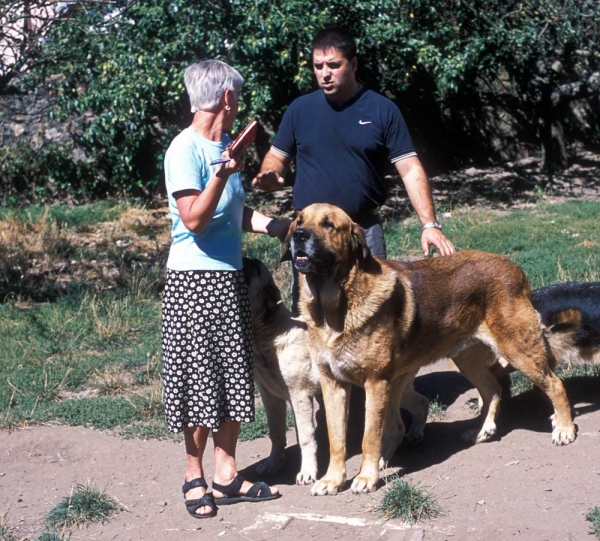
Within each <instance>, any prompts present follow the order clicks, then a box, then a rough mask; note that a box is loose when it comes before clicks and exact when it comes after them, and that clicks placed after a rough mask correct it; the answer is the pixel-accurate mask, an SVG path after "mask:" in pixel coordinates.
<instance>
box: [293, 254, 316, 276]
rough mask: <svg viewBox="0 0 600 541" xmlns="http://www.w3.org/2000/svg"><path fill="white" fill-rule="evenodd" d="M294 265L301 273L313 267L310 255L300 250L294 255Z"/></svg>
mask: <svg viewBox="0 0 600 541" xmlns="http://www.w3.org/2000/svg"><path fill="white" fill-rule="evenodd" d="M294 265H295V266H296V268H297V269H298V270H299V271H300V272H303V271H307V270H309V268H310V267H311V266H312V263H311V260H310V258H309V257H308V254H307V253H306V252H305V251H303V250H298V251H297V252H296V253H295V254H294Z"/></svg>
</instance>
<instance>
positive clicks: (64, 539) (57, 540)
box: [35, 532, 71, 541]
mask: <svg viewBox="0 0 600 541" xmlns="http://www.w3.org/2000/svg"><path fill="white" fill-rule="evenodd" d="M69 539H71V533H70V532H60V533H59V532H42V533H41V534H40V535H38V536H37V537H36V538H35V541H69Z"/></svg>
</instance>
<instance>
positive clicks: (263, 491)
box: [212, 474, 281, 505]
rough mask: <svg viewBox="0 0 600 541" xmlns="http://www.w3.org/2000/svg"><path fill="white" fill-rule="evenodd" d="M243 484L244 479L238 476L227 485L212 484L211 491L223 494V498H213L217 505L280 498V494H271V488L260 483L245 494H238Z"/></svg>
mask: <svg viewBox="0 0 600 541" xmlns="http://www.w3.org/2000/svg"><path fill="white" fill-rule="evenodd" d="M243 483H244V478H243V477H242V476H241V475H240V474H238V475H236V477H235V479H234V480H233V481H231V483H229V484H228V485H220V484H219V483H215V482H213V484H212V486H213V490H218V491H219V492H220V493H221V494H225V497H223V498H215V501H216V502H218V504H219V505H231V504H232V503H239V502H266V501H268V500H276V499H277V498H281V494H280V493H279V492H277V493H276V494H273V493H272V492H271V487H269V485H267V484H266V483H263V482H262V481H259V482H258V483H254V484H253V485H252V486H251V487H250V489H249V490H248V492H246V494H240V488H242V484H243Z"/></svg>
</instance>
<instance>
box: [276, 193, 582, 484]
mask: <svg viewBox="0 0 600 541" xmlns="http://www.w3.org/2000/svg"><path fill="white" fill-rule="evenodd" d="M282 251H283V252H282V253H283V254H284V259H285V258H286V257H287V258H291V259H293V261H294V265H295V266H296V268H297V269H298V270H299V271H300V273H301V276H300V310H301V313H302V315H303V317H304V319H305V320H306V322H307V325H308V331H309V333H310V335H311V342H312V343H313V344H314V348H315V352H316V353H317V356H318V357H317V362H318V366H319V371H320V377H321V387H322V390H323V399H324V403H325V412H326V417H327V428H328V433H329V442H330V453H331V454H330V463H329V468H328V470H327V472H326V474H325V477H324V478H322V479H320V480H319V481H318V482H317V483H315V485H314V486H313V488H312V493H313V494H319V495H321V494H336V493H337V491H338V489H339V488H340V487H341V486H342V484H343V483H344V482H345V478H346V467H345V460H346V443H345V442H346V440H345V436H346V428H347V420H348V397H349V392H350V389H351V385H352V384H355V385H359V386H362V387H364V388H365V392H366V406H365V433H364V438H363V444H362V451H363V458H362V465H361V470H360V473H359V474H358V475H357V476H356V477H355V479H354V481H353V483H352V491H353V492H370V491H372V490H375V488H376V486H377V482H378V479H379V461H380V457H383V458H384V459H388V458H389V457H390V456H391V455H392V454H393V452H394V451H395V449H396V447H397V446H398V444H399V443H400V440H401V438H402V434H403V432H404V425H403V423H402V419H401V417H400V414H399V410H400V408H399V406H400V399H401V395H402V391H403V389H404V387H405V386H406V385H407V384H408V382H409V381H410V380H411V378H412V376H413V375H414V374H415V373H416V371H418V370H419V368H420V367H422V366H424V365H426V364H428V363H432V362H434V361H436V360H438V359H440V358H443V357H452V358H453V359H454V360H455V362H456V363H457V365H458V366H459V368H461V369H462V370H463V373H464V374H465V376H466V377H467V378H470V379H471V381H472V383H474V384H475V385H476V387H477V388H478V390H479V392H480V393H481V395H482V396H483V399H484V402H485V404H486V405H488V404H490V403H492V402H493V401H494V399H495V397H496V396H499V385H498V383H497V381H496V380H495V378H494V377H493V375H492V374H491V372H490V371H489V370H488V369H487V368H486V370H478V371H477V372H475V373H474V374H473V373H471V372H470V371H469V367H470V366H471V363H466V365H465V368H463V367H462V366H461V360H462V358H463V356H464V355H469V351H470V350H471V349H472V347H473V346H475V347H476V346H477V344H480V343H481V344H484V346H485V347H486V348H491V349H492V350H493V351H494V352H495V353H496V354H497V356H498V357H499V358H501V359H503V360H504V362H506V363H508V364H511V365H512V366H514V367H515V368H517V369H519V370H520V371H521V372H523V373H524V374H526V375H527V376H528V377H529V378H530V379H531V380H532V381H533V382H534V383H535V384H536V385H538V386H539V387H540V388H541V389H542V390H543V391H544V392H545V393H546V394H547V395H548V397H549V398H550V400H551V401H552V404H553V406H554V412H555V428H554V430H553V432H552V441H553V442H554V443H555V444H557V445H564V444H568V443H571V442H572V441H574V440H575V437H576V428H575V425H574V423H573V420H572V418H571V411H570V406H569V402H568V400H567V397H566V394H565V391H564V387H563V385H562V383H561V381H560V380H559V379H558V378H557V377H556V376H555V375H554V373H553V372H552V367H553V365H554V363H555V360H554V358H553V356H552V353H551V351H550V349H549V347H548V344H547V341H546V339H545V337H544V335H543V332H542V327H541V324H540V320H539V315H538V314H537V312H536V311H535V310H534V308H533V306H532V305H531V301H530V287H529V283H528V281H527V278H526V277H525V275H524V273H523V271H522V270H521V269H520V268H519V267H518V266H517V265H515V264H514V263H512V262H511V261H510V260H508V259H507V258H505V257H502V256H500V255H496V254H489V253H483V252H460V253H458V254H456V255H453V256H448V257H438V258H432V259H424V260H421V261H415V262H412V263H400V262H393V261H386V260H380V259H377V258H374V257H372V256H371V254H370V253H369V250H368V248H367V247H366V243H365V237H364V231H363V230H362V229H361V228H360V227H359V226H358V225H357V224H355V223H353V222H352V221H351V219H350V218H349V217H348V215H347V214H345V213H344V212H343V211H342V210H341V209H339V208H337V207H335V206H332V205H325V204H316V205H311V206H309V207H307V208H305V209H304V210H302V211H301V212H300V213H299V215H298V217H297V218H296V220H295V221H294V222H293V223H292V225H291V227H290V232H289V234H288V237H287V239H286V241H285V242H284V244H283V246H282ZM491 407H492V405H491V404H490V408H491ZM384 425H385V439H383V438H382V435H383V433H384ZM485 429H486V427H485V425H484V426H483V427H482V429H481V431H480V432H482V431H483V432H485ZM382 439H383V442H382ZM382 448H383V451H382Z"/></svg>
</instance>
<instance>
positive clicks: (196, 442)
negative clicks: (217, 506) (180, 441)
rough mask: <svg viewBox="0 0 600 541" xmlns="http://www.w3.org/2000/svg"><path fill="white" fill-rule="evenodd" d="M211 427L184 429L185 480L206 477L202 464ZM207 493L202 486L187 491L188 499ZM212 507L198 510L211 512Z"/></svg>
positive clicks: (201, 512)
mask: <svg viewBox="0 0 600 541" xmlns="http://www.w3.org/2000/svg"><path fill="white" fill-rule="evenodd" d="M209 431H210V428H208V427H205V426H192V427H186V428H184V429H183V434H184V436H185V454H186V462H185V480H186V481H192V480H193V479H197V478H198V477H204V468H203V466H202V457H203V456H204V450H205V449H206V441H207V440H208V433H209ZM204 494H206V489H204V488H202V487H198V488H192V489H190V490H188V491H187V492H186V493H185V499H186V500H198V499H200V498H202V496H204ZM211 512H212V509H211V508H210V507H200V508H198V509H197V510H196V513H198V514H199V515H206V514H210V513H211Z"/></svg>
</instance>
